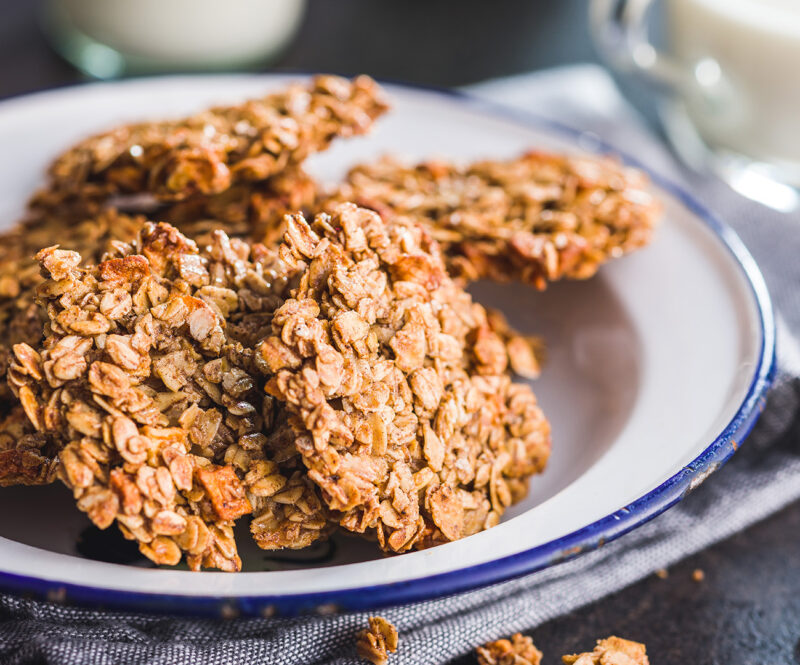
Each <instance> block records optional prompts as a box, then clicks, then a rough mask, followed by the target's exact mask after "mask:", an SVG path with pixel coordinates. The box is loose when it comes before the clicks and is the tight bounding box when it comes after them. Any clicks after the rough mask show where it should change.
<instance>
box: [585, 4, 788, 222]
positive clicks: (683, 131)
mask: <svg viewBox="0 0 800 665" xmlns="http://www.w3.org/2000/svg"><path fill="white" fill-rule="evenodd" d="M654 4H655V5H659V6H658V7H657V9H658V14H659V16H660V18H661V22H662V26H663V28H664V30H663V33H664V37H665V42H666V46H665V48H664V49H663V50H661V49H659V48H657V47H656V46H654V44H653V43H652V42H651V41H650V38H649V32H650V30H649V28H650V27H651V26H650V24H651V23H652V22H653V21H652V18H651V17H652V16H653V15H654V14H655V13H656V12H651V11H650V10H651V8H652V7H651V6H652V5H654ZM590 7H591V9H590V12H591V23H592V29H593V34H594V36H595V40H596V42H597V45H598V47H599V49H600V51H601V52H602V54H603V55H604V56H605V57H606V58H607V60H608V61H609V63H610V64H611V65H612V66H613V67H615V68H616V69H618V70H619V71H623V72H634V73H637V74H639V75H642V76H643V77H645V78H646V79H648V80H649V81H651V82H654V83H656V84H658V85H659V86H660V87H661V88H662V90H663V91H664V93H665V95H664V104H663V105H662V111H663V113H662V118H663V119H664V124H665V129H666V130H667V133H668V134H669V135H670V138H671V139H672V141H673V143H674V144H675V147H676V148H677V149H678V151H679V152H680V153H681V155H682V156H684V157H685V158H686V159H687V160H688V161H689V162H690V163H692V164H693V165H699V163H700V162H704V163H705V165H707V166H711V167H713V168H714V169H715V170H716V171H717V172H718V173H720V175H722V176H723V177H725V178H726V179H727V180H728V181H729V182H731V183H732V184H734V185H736V183H737V182H738V183H739V184H740V185H741V184H742V182H744V184H745V185H747V182H749V184H750V185H752V184H753V182H754V180H753V178H756V180H757V176H759V175H760V176H763V177H765V178H769V179H771V180H773V181H775V182H776V183H784V184H789V185H792V186H794V187H797V186H800V0H661V1H660V2H658V3H654V2H653V0H623V1H619V0H593V2H592V4H591V6H590ZM743 178H744V180H743ZM747 178H749V181H747ZM745 181H747V182H745ZM765 188H766V189H765ZM756 189H758V188H757V187H756ZM762 190H764V191H762V192H761V193H762V194H764V192H767V193H769V192H768V190H769V187H768V186H767V185H765V184H763V183H762ZM745 193H746V192H745ZM772 193H773V194H776V193H777V194H778V195H779V194H780V190H779V189H777V190H776V189H773V191H772ZM783 194H784V197H783V204H785V205H784V207H790V206H788V204H789V203H790V201H789V199H791V195H790V194H788V193H787V192H783ZM787 196H788V197H789V198H787ZM753 198H758V197H757V196H755V197H753ZM780 198H781V197H780V196H778V199H780ZM765 202H768V201H765ZM780 203H781V201H780V200H779V201H778V205H775V207H778V208H780V207H781V205H780ZM795 203H796V201H795Z"/></svg>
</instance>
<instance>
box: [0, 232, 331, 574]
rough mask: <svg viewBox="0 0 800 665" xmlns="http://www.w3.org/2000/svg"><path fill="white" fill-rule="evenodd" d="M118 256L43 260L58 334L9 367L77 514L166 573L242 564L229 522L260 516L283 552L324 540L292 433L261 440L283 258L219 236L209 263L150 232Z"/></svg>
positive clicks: (58, 255) (61, 253)
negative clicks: (266, 337) (256, 362)
mask: <svg viewBox="0 0 800 665" xmlns="http://www.w3.org/2000/svg"><path fill="white" fill-rule="evenodd" d="M118 251H119V256H118V257H115V258H111V259H108V260H106V261H104V262H102V263H100V264H99V265H98V266H96V267H89V268H79V267H78V266H79V264H80V261H81V257H80V256H79V255H78V254H77V253H75V252H71V251H65V250H60V249H56V248H52V247H51V248H48V249H45V250H42V251H41V252H40V254H39V260H40V262H41V264H42V268H43V271H44V272H45V273H46V274H47V275H48V276H49V279H48V280H47V281H45V282H44V283H43V284H42V285H41V286H40V287H39V290H38V295H39V298H40V301H41V303H42V305H43V306H45V307H46V311H47V315H48V319H49V329H48V331H47V336H46V339H45V341H44V343H43V345H42V347H41V348H40V349H38V350H36V349H33V348H32V347H31V346H29V345H27V344H17V345H15V346H14V353H15V359H14V363H13V364H12V366H11V368H10V370H9V382H10V384H11V385H12V387H13V388H14V390H15V392H16V394H17V395H18V397H19V400H20V402H21V404H22V407H23V409H24V410H25V413H26V415H27V416H28V418H29V420H30V421H31V423H32V424H33V426H34V427H35V429H36V431H37V432H41V433H44V434H47V435H49V436H51V437H53V438H55V439H56V440H57V441H58V442H59V443H60V447H61V450H60V461H59V471H58V472H59V477H60V478H61V479H62V480H63V481H64V482H65V484H67V486H68V487H70V488H71V489H72V490H73V492H74V494H75V497H76V499H77V501H78V507H79V508H81V509H82V510H83V511H85V512H86V513H87V514H88V516H89V517H90V518H91V519H92V521H93V522H94V523H95V524H96V525H97V526H99V527H101V528H105V527H107V526H109V525H111V524H112V523H113V522H114V521H116V522H117V524H118V525H119V526H120V528H121V530H122V532H123V534H124V535H125V536H126V537H128V538H132V539H135V540H137V541H138V542H139V546H140V549H141V551H142V552H143V553H144V554H145V555H146V556H148V557H149V558H151V559H152V560H153V561H155V562H156V563H162V564H170V565H172V564H175V563H177V562H178V560H180V558H181V554H182V553H185V554H186V560H187V563H188V564H189V566H190V567H191V568H192V569H198V568H200V567H201V566H202V567H214V568H220V569H222V570H238V569H239V568H240V566H241V562H240V560H239V557H238V555H237V553H236V544H235V542H234V540H233V533H232V526H233V521H234V520H235V519H236V518H238V517H240V516H241V515H244V514H248V513H251V512H254V513H255V514H256V515H257V519H256V522H258V523H259V524H262V526H263V528H264V529H266V528H268V527H269V528H272V531H271V532H270V536H271V538H272V542H273V543H276V546H292V545H296V546H303V544H308V542H310V541H311V540H313V538H316V537H319V535H321V533H323V532H324V529H325V526H326V521H325V515H324V511H323V509H322V506H321V504H320V502H319V501H318V500H317V501H316V503H314V502H313V501H312V500H309V499H306V500H305V501H303V500H302V498H303V497H302V496H301V495H302V494H303V493H304V492H305V491H306V488H311V487H312V486H311V483H309V482H307V481H306V482H304V481H303V479H302V478H299V479H298V478H297V477H296V476H297V475H298V474H297V473H296V472H295V471H292V458H293V457H294V458H295V460H296V457H297V456H296V452H295V451H294V449H293V448H291V451H290V452H289V453H287V452H286V451H287V450H289V445H288V444H287V440H286V439H287V437H286V434H285V431H286V428H285V426H284V427H283V428H281V427H280V423H276V427H275V428H274V434H275V436H273V437H270V436H269V435H268V434H265V432H266V433H272V432H273V428H272V427H271V425H273V421H274V420H275V414H274V409H273V401H272V400H271V399H270V398H268V397H267V398H265V397H264V395H263V391H262V389H261V386H260V385H258V384H257V383H256V379H255V377H254V374H253V371H252V368H251V366H252V354H253V352H252V347H253V345H254V344H255V341H256V340H257V339H258V338H259V336H260V331H261V330H262V328H263V327H264V326H265V325H268V323H269V317H270V316H271V314H272V311H274V309H275V307H276V306H277V305H278V304H279V303H281V302H283V295H282V294H283V291H284V290H285V289H286V288H287V278H286V276H285V275H284V274H283V273H282V272H281V268H280V261H279V260H278V259H277V257H276V255H275V253H274V252H269V251H268V250H267V249H266V248H264V247H263V246H254V247H252V248H251V247H249V246H248V245H246V244H245V243H243V242H241V241H236V240H230V239H229V238H228V237H227V236H226V235H225V234H224V233H222V232H217V233H216V234H215V235H214V244H213V245H212V246H211V247H210V249H209V250H208V252H206V253H204V254H203V255H201V254H200V253H199V252H198V251H197V248H196V246H195V245H194V243H193V242H192V241H190V240H188V239H187V238H185V237H184V236H182V235H181V234H180V233H179V232H178V231H177V230H176V229H174V228H173V227H170V226H169V225H166V224H159V225H154V224H151V223H148V224H146V225H145V227H144V229H143V230H142V233H141V239H140V240H139V241H138V242H137V243H136V244H135V245H134V246H131V247H125V246H122V245H120V246H119V247H118ZM276 437H277V438H276ZM268 453H270V454H271V457H270V458H269V459H268V458H267V455H268ZM278 459H279V460H280V461H282V462H284V469H283V472H284V473H285V475H283V474H282V473H281V472H279V470H278V464H277V462H276V460H278ZM294 466H295V467H297V468H300V467H301V466H302V465H300V464H299V461H295V463H294ZM298 488H299V491H298ZM312 498H316V497H312ZM304 511H305V512H304ZM259 520H260V521H259ZM308 532H311V533H312V535H311V536H309V535H308Z"/></svg>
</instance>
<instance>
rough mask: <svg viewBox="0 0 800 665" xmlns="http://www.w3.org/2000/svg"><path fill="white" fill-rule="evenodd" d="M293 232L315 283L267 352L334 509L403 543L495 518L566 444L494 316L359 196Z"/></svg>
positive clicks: (408, 232)
mask: <svg viewBox="0 0 800 665" xmlns="http://www.w3.org/2000/svg"><path fill="white" fill-rule="evenodd" d="M287 226H288V229H287V233H286V237H285V241H284V243H283V244H282V245H281V246H280V248H279V252H280V255H281V257H282V259H283V260H284V262H285V263H286V264H287V265H288V266H290V267H293V268H295V269H297V270H298V271H300V281H299V285H298V286H297V288H296V289H294V290H293V291H292V294H291V295H292V297H291V298H289V299H288V300H287V301H286V302H285V303H284V304H283V305H282V306H281V307H280V308H279V309H277V310H276V312H275V315H274V317H273V318H272V321H271V328H272V334H271V336H268V337H267V338H266V339H265V340H264V341H263V342H262V343H261V344H260V345H259V346H258V348H257V353H256V356H255V359H256V362H257V365H258V366H259V367H260V368H261V370H262V371H263V372H264V374H265V375H266V376H268V377H270V378H269V381H268V382H267V384H266V390H267V392H268V393H269V394H270V395H272V396H273V397H275V398H276V399H277V400H279V401H280V402H282V403H284V404H285V405H286V409H287V411H288V412H289V414H290V417H289V423H290V425H291V426H292V427H293V428H294V429H295V431H296V432H297V435H298V436H297V439H296V442H295V445H296V447H297V449H298V450H299V452H300V453H301V455H302V458H303V461H304V463H305V464H306V466H307V467H308V476H309V478H311V480H313V481H314V482H315V483H316V484H317V485H318V486H319V488H320V489H321V490H322V497H323V499H324V501H325V503H326V504H327V506H328V508H329V509H330V510H331V516H332V518H333V519H336V520H337V521H338V523H339V524H340V525H341V526H343V527H344V528H346V529H348V530H351V531H355V532H358V533H367V534H370V535H374V536H375V537H376V538H377V540H378V543H379V544H380V546H381V547H382V548H383V549H385V550H387V551H392V552H402V551H406V550H408V549H410V548H412V547H416V548H421V547H429V546H431V545H435V544H438V543H442V542H447V541H450V540H455V539H458V538H461V537H463V536H466V535H469V534H472V533H475V532H477V531H480V530H482V529H485V528H488V527H491V526H494V525H495V524H496V523H497V522H498V520H499V518H500V515H502V513H503V511H504V510H505V508H506V507H507V506H509V505H510V504H511V503H513V502H514V501H516V500H519V499H520V498H521V497H522V496H524V495H525V493H526V491H527V478H528V477H529V476H530V475H531V474H533V473H537V472H539V471H541V470H542V468H543V467H544V464H545V462H546V460H547V457H548V454H549V449H550V438H549V425H548V423H547V421H546V420H545V418H544V416H543V415H542V413H541V410H540V409H539V407H538V405H537V404H536V398H535V397H534V395H533V393H532V392H531V391H530V389H529V388H528V387H527V386H526V385H523V384H515V383H513V382H512V381H511V378H510V373H509V372H508V356H507V350H506V346H505V344H504V342H503V340H502V339H501V338H500V336H498V335H497V334H496V333H495V332H494V331H493V330H492V328H491V326H490V325H489V323H488V320H487V314H486V311H485V310H484V309H483V307H481V306H480V305H478V304H477V303H474V302H473V301H472V299H471V297H470V296H469V294H468V293H466V292H465V291H464V290H463V289H462V288H460V287H459V286H457V285H456V284H455V283H454V282H453V281H452V280H451V279H450V277H449V276H448V275H447V272H446V270H445V266H444V262H443V261H442V258H441V256H440V255H439V250H438V246H437V245H436V243H434V242H433V241H432V240H431V238H430V237H429V236H428V234H427V232H426V231H425V230H423V229H422V228H421V227H419V226H417V225H414V224H410V223H405V222H402V221H399V222H398V223H391V224H385V223H384V222H383V221H382V220H381V218H380V217H379V216H378V215H377V214H375V213H374V212H372V211H369V210H365V209H359V208H357V207H356V206H354V205H352V204H346V205H344V206H341V207H340V208H339V209H338V210H337V211H336V213H335V214H334V215H333V216H329V215H326V214H321V215H318V216H317V217H316V218H315V219H314V221H313V222H312V224H310V225H309V224H308V223H307V222H306V220H305V219H304V218H303V217H302V216H301V215H297V216H294V217H293V218H291V219H289V220H288V223H287Z"/></svg>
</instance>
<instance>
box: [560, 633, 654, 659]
mask: <svg viewBox="0 0 800 665" xmlns="http://www.w3.org/2000/svg"><path fill="white" fill-rule="evenodd" d="M561 660H562V661H563V662H564V664H565V665H650V661H649V660H648V658H647V648H646V647H645V645H644V644H641V643H640V642H631V641H630V640H623V639H622V638H621V637H614V636H611V637H607V638H606V639H604V640H597V646H596V647H595V648H594V651H592V652H591V653H588V652H587V653H581V654H574V655H571V656H562V657H561Z"/></svg>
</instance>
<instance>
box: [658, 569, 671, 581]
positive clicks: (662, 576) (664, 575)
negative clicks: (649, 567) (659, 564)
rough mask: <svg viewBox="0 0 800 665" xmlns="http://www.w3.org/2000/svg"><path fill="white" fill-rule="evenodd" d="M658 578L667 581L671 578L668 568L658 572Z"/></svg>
mask: <svg viewBox="0 0 800 665" xmlns="http://www.w3.org/2000/svg"><path fill="white" fill-rule="evenodd" d="M656 577H657V578H658V579H660V580H665V579H667V578H668V577H669V571H668V570H667V569H666V568H659V569H658V570H657V571H656Z"/></svg>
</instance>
